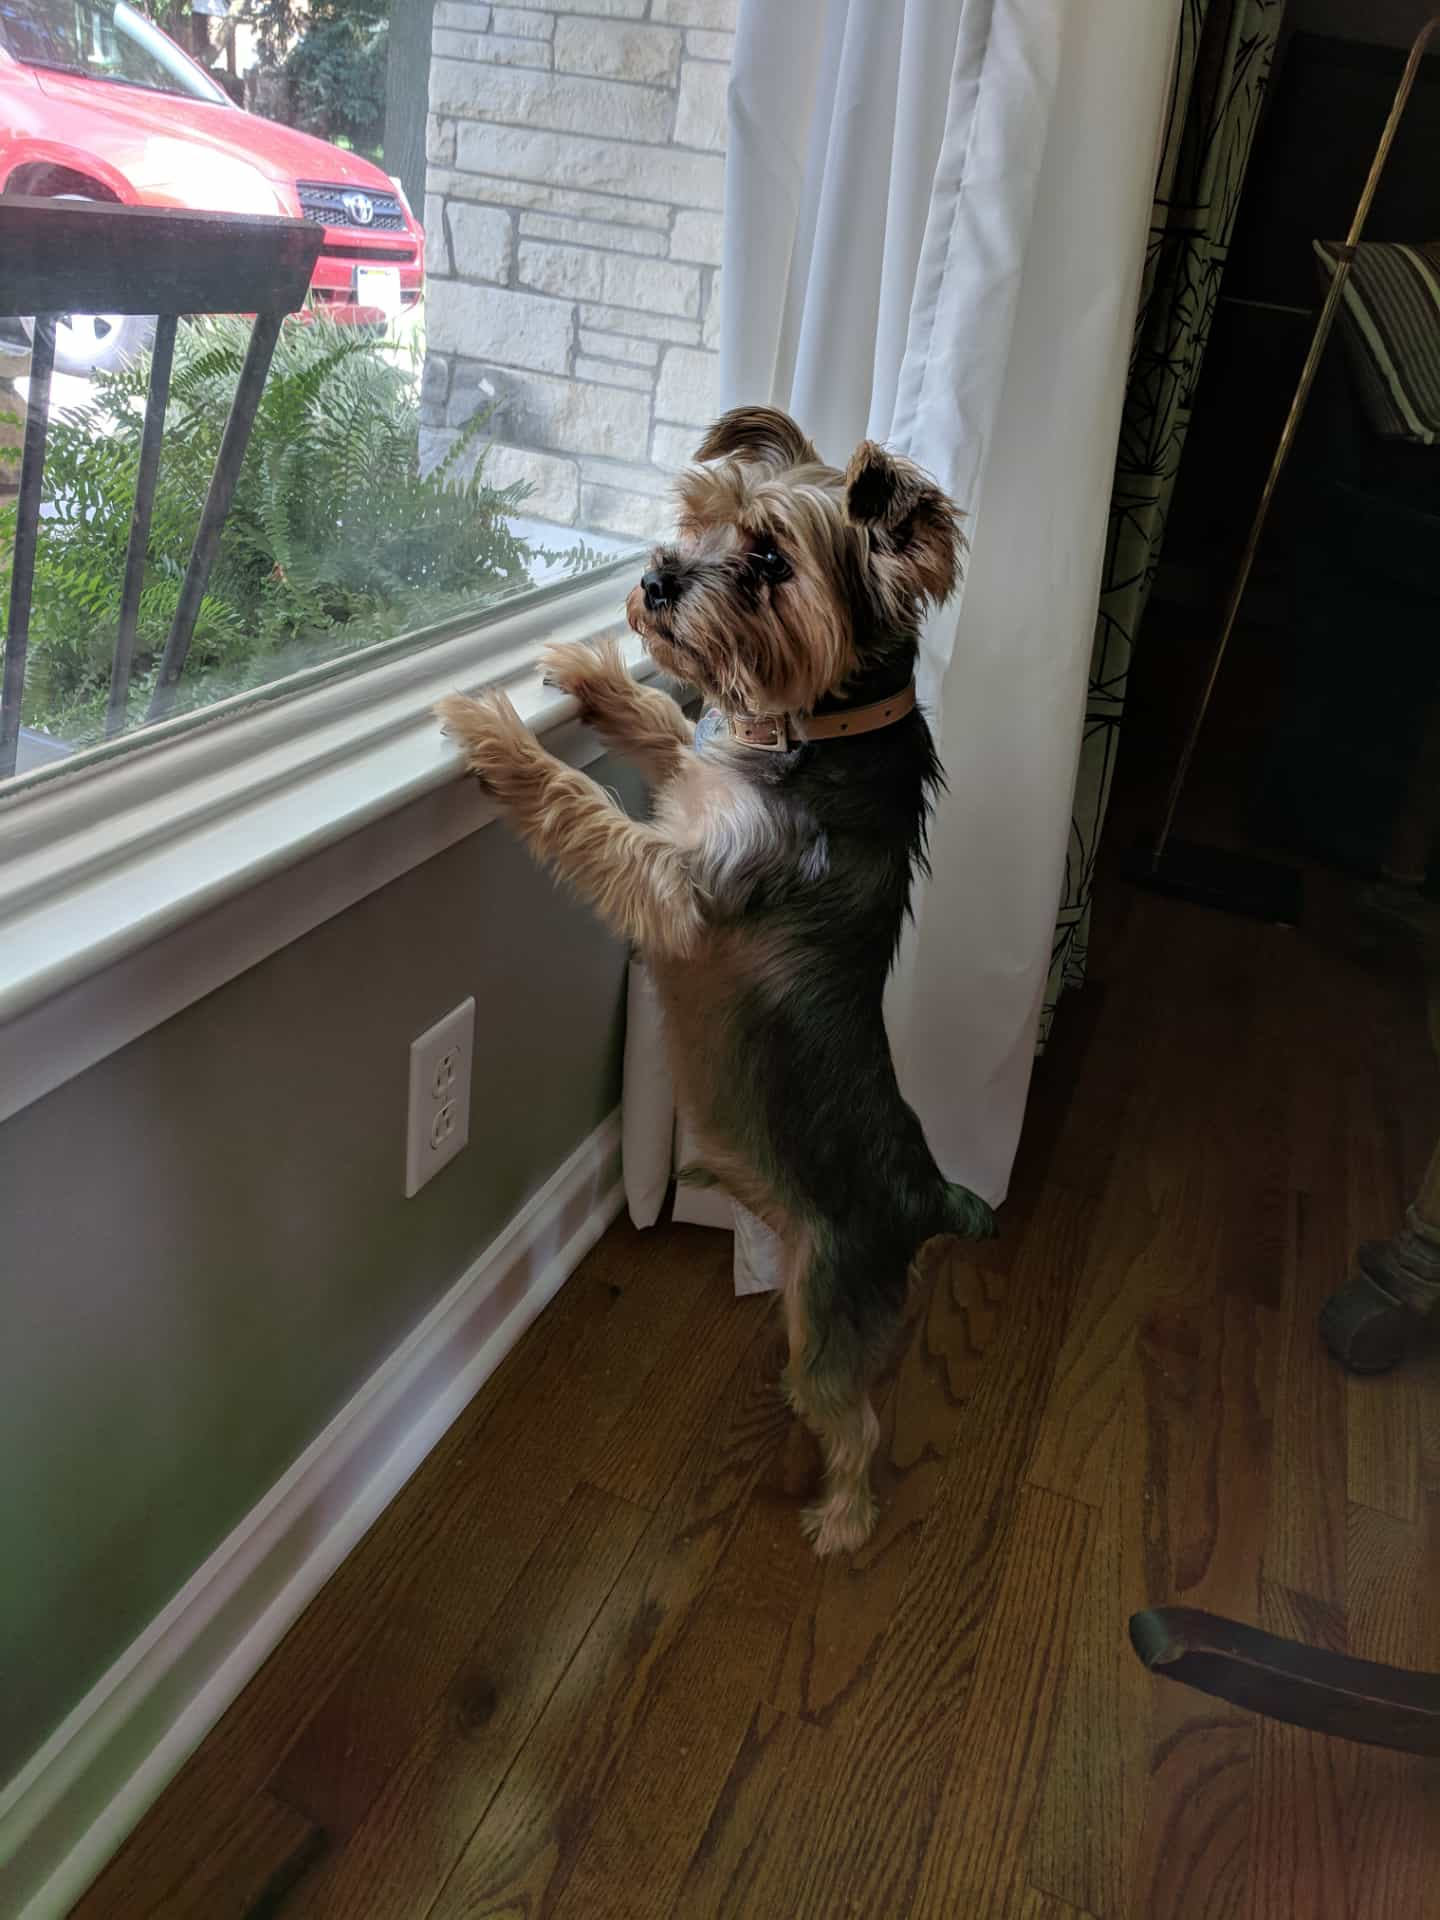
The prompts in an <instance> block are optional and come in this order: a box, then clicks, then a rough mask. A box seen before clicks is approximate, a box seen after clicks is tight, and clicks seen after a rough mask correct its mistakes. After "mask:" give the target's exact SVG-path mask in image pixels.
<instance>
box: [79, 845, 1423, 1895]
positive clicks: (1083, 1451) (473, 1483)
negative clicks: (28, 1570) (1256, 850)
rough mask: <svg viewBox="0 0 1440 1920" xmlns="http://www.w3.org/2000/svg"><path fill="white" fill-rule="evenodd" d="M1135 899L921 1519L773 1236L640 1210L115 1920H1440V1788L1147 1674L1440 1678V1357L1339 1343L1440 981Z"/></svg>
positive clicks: (1386, 952)
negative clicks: (1349, 1266)
mask: <svg viewBox="0 0 1440 1920" xmlns="http://www.w3.org/2000/svg"><path fill="white" fill-rule="evenodd" d="M1350 892H1351V889H1349V888H1348V887H1347V886H1346V885H1345V883H1343V882H1339V881H1335V880H1327V879H1325V878H1324V877H1323V876H1313V877H1312V880H1311V892H1310V900H1311V909H1310V915H1309V922H1308V925H1307V928H1306V930H1305V931H1303V932H1301V933H1298V934H1287V933H1284V932H1280V931H1277V930H1274V929H1270V928H1266V927H1261V926H1255V925H1251V924H1249V923H1246V922H1243V921H1238V920H1231V919H1227V918H1225V917H1223V916H1220V915H1217V914H1207V913H1205V912H1202V911H1199V910H1197V909H1193V908H1186V907H1183V906H1177V905H1174V904H1170V903H1167V902H1163V901H1160V900H1158V899H1155V898H1152V897H1150V896H1148V895H1144V894H1138V893H1131V892H1127V891H1126V890H1125V889H1124V888H1122V887H1113V888H1111V889H1110V893H1109V898H1108V901H1107V903H1106V905H1107V907H1108V924H1106V925H1105V926H1104V927H1103V929H1102V934H1101V937H1100V938H1099V939H1098V940H1097V944H1096V951H1097V953H1099V954H1100V956H1101V963H1102V965H1103V971H1104V984H1103V985H1096V986H1094V987H1092V988H1090V989H1088V990H1087V991H1086V993H1085V994H1084V995H1082V996H1080V997H1078V998H1076V999H1075V1000H1073V1001H1070V1002H1067V1003H1066V1005H1065V1007H1064V1009H1063V1011H1062V1015H1061V1019H1060V1024H1059V1027H1058V1030H1057V1038H1056V1042H1055V1045H1054V1047H1053V1048H1052V1050H1051V1052H1050V1054H1049V1055H1048V1056H1047V1058H1046V1060H1045V1061H1044V1062H1043V1063H1042V1066H1041V1069H1040V1073H1039V1076H1038V1080H1037V1088H1036V1094H1035V1099H1034V1102H1033V1105H1032V1111H1031V1115H1030V1119H1029V1122H1028V1124H1027V1131H1026V1137H1025V1141H1024V1144H1023V1147H1022V1151H1021V1156H1020V1161H1019V1164H1018V1166H1017V1170H1016V1177H1015V1182H1014V1187H1013V1191H1012V1196H1011V1199H1010V1201H1009V1203H1008V1204H1007V1206H1006V1207H1005V1209H1004V1213H1003V1216H1002V1234H1001V1237H1000V1239H999V1240H997V1241H995V1242H994V1243H991V1244H988V1245H986V1246H983V1247H979V1248H965V1249H960V1250H936V1251H935V1252H934V1253H933V1254H932V1256H931V1258H930V1260H929V1263H928V1264H929V1268H930V1276H929V1277H930V1281H931V1284H930V1287H929V1290H928V1292H926V1293H925V1294H924V1295H923V1296H922V1297H921V1298H920V1299H918V1300H917V1302H916V1305H915V1309H914V1312H913V1314H912V1319H911V1323H910V1328H909V1334H908V1338H907V1341H906V1343H905V1346H904V1350H903V1353H902V1354H901V1356H900V1357H899V1359H898V1361H897V1363H896V1366H895V1369H894V1372H893V1375H892V1377H891V1380H890V1382H889V1383H888V1386H887V1390H886V1396H885V1401H884V1407H883V1437H882V1447H881V1453H880V1459H879V1484H880V1488H881V1492H882V1496H883V1502H884V1514H883V1519H882V1522H881V1525H880V1530H879V1532H878V1534H877V1536H876V1538H875V1539H874V1541H873V1542H872V1543H871V1545H870V1546H869V1547H868V1548H867V1549H866V1550H865V1551H864V1552H863V1553H862V1554H861V1555H859V1556H858V1557H857V1559H856V1561H855V1562H854V1564H834V1563H827V1564H824V1565H821V1564H820V1563H817V1562H816V1561H815V1560H814V1559H813V1558H812V1557H811V1555H810V1553H809V1551H808V1549H807V1548H806V1546H805V1544H804V1542H803V1541H802V1539H801V1536H800V1531H799V1526H798V1511H799V1506H800V1503H801V1498H802V1495H803V1494H804V1493H805V1492H806V1491H807V1489H808V1487H809V1485H810V1482H811V1480H812V1478H813V1474H814V1469H815V1460H814V1455H813V1452H812V1449H811V1446H810V1443H809V1442H808V1441H807V1440H806V1438H805V1437H804V1436H803V1435H802V1434H801V1433H800V1432H799V1431H798V1430H797V1429H796V1427H795V1425H794V1423H793V1422H792V1420H791V1419H790V1418H789V1416H788V1415H787V1413H786V1412H785V1410H784V1408H783V1406H782V1404H781V1402H780V1398H779V1394H778V1392H777V1373H778V1366H779V1346H778V1336H777V1330H776V1326H775V1321H774V1318H773V1315H772V1314H771V1312H770V1311H769V1308H768V1305H767V1303H765V1302H761V1301H756V1300H753V1299H752V1300H747V1301H736V1300H735V1299H734V1298H733V1297H732V1296H731V1293H730V1288H729V1276H728V1256H729V1245H728V1240H727V1239H726V1238H724V1237H723V1236H719V1235H714V1234H707V1233H704V1232H701V1231H698V1230H693V1229H676V1228H668V1229H663V1230H659V1231H656V1232H654V1233H651V1234H647V1235H643V1236H640V1235H636V1234H634V1233H633V1232H632V1231H630V1229H629V1228H628V1227H626V1226H623V1225H622V1226H617V1227H616V1228H615V1229H614V1230H613V1231H612V1232H611V1233H610V1234H608V1235H607V1236H606V1238H605V1239H604V1240H603V1241H602V1242H601V1244H600V1245H599V1246H598V1247H597V1248H596V1250H595V1252H594V1253H593V1254H592V1255H591V1256H590V1258H589V1259H588V1260H587V1261H586V1262H585V1264H584V1266H583V1267H582V1268H581V1269H580V1271H579V1272H578V1273H577V1274H576V1275H575V1277H574V1278H573V1280H572V1281H571V1282H570V1283H569V1285H568V1286H567V1287H566V1288H565V1289H564V1290H563V1291H562V1293H561V1294H560V1295H559V1297H558V1298H557V1300H556V1301H555V1303H554V1304H553V1305H552V1307H551V1308H550V1309H549V1310H548V1311H547V1313H546V1314H545V1315H544V1316H543V1317H542V1319H541V1320H540V1321H539V1322H538V1323H537V1324H536V1325H535V1326H534V1327H533V1328H532V1329H531V1331H530V1332H529V1334H527V1336H526V1337H525V1339H524V1341H523V1342H522V1343H521V1345H520V1347H519V1348H518V1349H517V1350H516V1351H515V1353H513V1354H512V1355H511V1357H510V1358H509V1360H508V1361H507V1362H506V1364H505V1365H504V1366H503V1367H502V1368H501V1370H500V1371H499V1373H498V1374H497V1375H496V1376H495V1377H494V1378H493V1379H492V1380H491V1381H490V1382H489V1383H488V1384H487V1385H486V1387H485V1388H484V1389H483V1390H482V1392H481V1393H480V1394H479V1395H478V1397H477V1398H476V1400H475V1402H474V1403H473V1404H472V1406H471V1407H470V1408H469V1409H468V1411H467V1412H466V1414H465V1415H464V1416H463V1417H462V1418H461V1420H460V1421H459V1422H458V1423H457V1424H456V1426H455V1427H454V1428H453V1429H452V1431H451V1432H450V1434H449V1435H448V1436H447V1437H446V1439H445V1440H444V1441H443V1442H442V1444H441V1445H440V1447H439V1448H438V1450H437V1451H436V1453H435V1454H434V1455H433V1456H432V1457H431V1459H430V1460H429V1461H428V1462H427V1463H426V1465H425V1466H424V1468H423V1469H422V1470H421V1472H420V1473H419V1474H418V1475H417V1476H416V1478H415V1480H414V1481H413V1482H412V1483H411V1485H410V1486H409V1487H408V1488H407V1489H406V1490H405V1492H404V1493H403V1494H402V1496H401V1497H400V1499H399V1500H398V1501H397V1502H396V1503H395V1504H394V1506H393V1507H392V1508H391V1509H390V1510H389V1512H388V1513H386V1515H385V1516H384V1517H383V1518H382V1520H381V1521H380V1522H379V1523H378V1524H377V1526H376V1527H375V1528H374V1530H373V1531H372V1532H371V1533H370V1534H369V1535H368V1536H367V1538H366V1539H365V1540H364V1541H363V1542H362V1544H361V1545H360V1547H359V1548H358V1549H357V1550H356V1552H355V1553H354V1554H353V1555H352V1556H351V1558H350V1559H349V1560H348V1561H347V1562H346V1564H345V1565H344V1566H343V1567H342V1568H341V1569H340V1571H339V1572H338V1573H337V1574H336V1576H335V1577H334V1579H333V1580H332V1581H331V1582H330V1584H329V1586H328V1587H327V1588H326V1589H325V1590H324V1592H323V1593H322V1594H321V1595H320V1596H319V1598H318V1599H317V1600H316V1601H315V1603H314V1604H313V1605H312V1606H311V1608H310V1609H309V1611H308V1612H307V1613H306V1614H305V1616H304V1617H303V1618H302V1619H301V1620H300V1621H299V1623H298V1624H297V1625H296V1627H295V1628H294V1630H293V1631H292V1632H291V1634H290V1635H289V1637H288V1638H287V1640H286V1641H285V1643H284V1645H283V1646H282V1647H281V1648H280V1649H279V1650H278V1652H277V1653H276V1654H275V1655H274V1657H273V1658H272V1659H271V1660H270V1662H269V1663H268V1664H267V1666H266V1667H265V1668H264V1669H263V1671H262V1672H261V1673H260V1674H259V1675H258V1676H257V1678H256V1679H255V1681H254V1682H253V1683H252V1685H251V1686H250V1687H249V1688H248V1689H247V1690H246V1692H245V1693H244V1695H243V1696H242V1697H241V1698H240V1700H239V1701H238V1702H237V1703H236V1705H235V1707H234V1708H233V1709H232V1710H231V1712H230V1713H229V1714H227V1716H226V1717H225V1719H224V1720H223V1721H222V1722H221V1724H220V1725H219V1726H218V1727H217V1728H216V1730H215V1731H214V1733H213V1734H212V1735H211V1737H210V1738H209V1739H208V1740H207V1741H206V1742H205V1744H204V1745H203V1746H202V1748H201V1749H200V1751H199V1752H198V1753H197V1754H196V1755H195V1757H194V1758H193V1759H192V1760H191V1761H190V1763H189V1764H188V1766H187V1767H186V1768H185V1769H184V1771H183V1772H182V1773H181V1775H180V1776H179V1778H178V1779H177V1780H176V1781H175V1783H174V1784H173V1785H172V1786H171V1787H170V1789H169V1790H168V1792H167V1793H166V1794H165V1795H164V1797H163V1798H162V1799H161V1801H160V1802H159V1804H158V1805H157V1806H156V1807H155V1808H154V1810H153V1811H152V1812H151V1814H150V1815H149V1817H148V1818H147V1819H146V1820H145V1821H144V1822H143V1823H142V1825H141V1826H140V1828H139V1830H138V1831H137V1832H136V1833H135V1834H134V1835H133V1836H132V1838H131V1839H130V1840H129V1842H128V1843H127V1844H126V1845H125V1847H124V1848H123V1849H122V1850H121V1852H120V1854H119V1856H118V1857H117V1858H116V1860H115V1861H114V1862H113V1863H112V1864H111V1866H110V1867H109V1868H108V1869H107V1870H106V1872H105V1873H104V1874H103V1875H102V1876H101V1878H100V1880H99V1881H98V1883H97V1884H96V1886H95V1887H94V1888H92V1889H91V1891H90V1893H89V1894H88V1895H87V1896H86V1897H85V1898H84V1899H83V1900H82V1901H81V1903H80V1905H79V1907H78V1908H77V1909H76V1912H77V1914H78V1915H80V1916H82V1920H101V1917H102V1916H103V1917H104V1920H152V1917H154V1916H164V1917H165V1920H182V1916H194V1917H195V1920H202V1917H203V1920H231V1917H232V1916H233V1917H234V1920H242V1916H243V1917H244V1920H261V1917H262V1916H264V1917H265V1920H462V1916H463V1917H464V1920H481V1916H494V1917H497V1920H498V1916H502V1915H503V1916H507V1920H521V1917H522V1916H523V1917H524V1920H582V1917H583V1920H607V1917H609V1916H614V1917H615V1920H622V1917H623V1920H712V1917H713V1920H720V1917H721V1916H725V1917H727V1920H738V1917H739V1916H745V1917H746V1920H792V1916H793V1917H794V1920H800V1917H801V1916H805V1917H807V1920H808V1917H811V1916H813V1917H814V1920H830V1917H831V1916H839V1915H855V1916H864V1917H866V1920H872V1917H873V1920H907V1917H908V1916H914V1917H915V1920H922V1916H923V1917H925V1920H931V1917H933V1920H942V1917H943V1920H970V1917H971V1916H976V1917H977V1920H1087V1917H1088V1920H1112V1917H1113V1920H1122V1917H1128V1920H1231V1917H1232V1916H1233V1920H1436V1917H1437V1916H1440V1765H1437V1764H1436V1763H1433V1762H1425V1761H1420V1760H1413V1759H1406V1758H1403V1757H1400V1756H1397V1755H1393V1754H1389V1753H1382V1752H1375V1751H1370V1750H1368V1749H1362V1748H1356V1747H1347V1746H1344V1745H1342V1744H1340V1743H1338V1742H1333V1741H1327V1740H1325V1739H1323V1738H1321V1737H1320V1736H1318V1735H1313V1734H1308V1733H1304V1732H1299V1731H1296V1730H1293V1729H1289V1728H1285V1727H1280V1726H1276V1725H1273V1724H1268V1723H1265V1722H1262V1721H1258V1720H1255V1719H1253V1718H1251V1717H1248V1716H1247V1715H1245V1714H1243V1713H1241V1712H1238V1711H1235V1710H1232V1709H1230V1708H1228V1707H1226V1706H1225V1705H1223V1704H1222V1703H1220V1702H1218V1701H1214V1700H1210V1699H1208V1698H1205V1697H1203V1696H1201V1695H1198V1694H1191V1693H1187V1692H1184V1691H1182V1690H1181V1689H1179V1688H1176V1687H1174V1686H1170V1685H1167V1684H1166V1683H1164V1682H1161V1681H1152V1680H1151V1679H1150V1678H1149V1677H1148V1676H1147V1675H1146V1674H1145V1673H1144V1671H1143V1670H1142V1669H1141V1667H1140V1666H1139V1664H1138V1662H1137V1661H1136V1660H1135V1659H1134V1658H1133V1656H1132V1655H1131V1653H1130V1650H1129V1647H1128V1644H1127V1642H1126V1635H1125V1623H1126V1620H1127V1617H1128V1615H1129V1614H1130V1613H1131V1612H1132V1611H1133V1610H1134V1609H1135V1608H1137V1607H1141V1606H1144V1605H1147V1604H1158V1603H1162V1602H1167V1601H1185V1602H1188V1603H1190V1604H1194V1605H1200V1606H1208V1607H1212V1608H1215V1609H1217V1610H1220V1611H1223V1612H1227V1613H1232V1614H1234V1615H1236V1616H1238V1617H1240V1618H1242V1619H1246V1620H1251V1621H1255V1622H1258V1623H1260V1624H1262V1625H1264V1626H1267V1627H1270V1628H1272V1629H1274V1630H1276V1631H1279V1632H1285V1633H1294V1634H1299V1635H1303V1636H1305V1637H1308V1638H1311V1639H1315V1640H1319V1641H1321V1642H1323V1643H1324V1644H1326V1645H1329V1646H1333V1647H1339V1648H1347V1647H1348V1648H1349V1649H1350V1650H1351V1651H1353V1652H1356V1653H1362V1654H1366V1655H1370V1656H1372V1657H1377V1658H1382V1659H1387V1660H1392V1661H1395V1662H1398V1663H1401V1664H1407V1665H1415V1666H1429V1667H1432V1668H1440V1355H1431V1356H1429V1357H1427V1358H1425V1359H1423V1360H1421V1361H1420V1362H1417V1363H1415V1364H1413V1365H1411V1366H1410V1367H1408V1368H1406V1369H1405V1370H1404V1371H1402V1372H1401V1373H1399V1374H1397V1375H1395V1376H1392V1377H1390V1378H1386V1379H1380V1380H1367V1381H1356V1380H1346V1379H1345V1378H1344V1377H1343V1376H1342V1375H1341V1374H1340V1373H1339V1371H1338V1370H1337V1369H1336V1367H1335V1366H1334V1365H1333V1363H1332V1362H1331V1361H1330V1360H1329V1359H1328V1357H1327V1356H1326V1354H1325V1353H1324V1351H1323V1349H1322V1348H1321V1346H1320V1344H1319V1341H1318V1338H1317V1336H1316V1332H1315V1315H1316V1311H1317V1309H1318V1307H1319V1305H1320V1303H1321V1301H1322V1300H1323V1299H1324V1297H1325V1295H1326V1294H1327V1293H1328V1292H1329V1291H1330V1290H1331V1289H1332V1287H1333V1286H1335V1285H1336V1284H1337V1282H1338V1281H1339V1279H1340V1278H1341V1277H1342V1275H1343V1272H1344V1269H1345V1265H1346V1260H1347V1256H1348V1252H1349V1249H1350V1247H1351V1245H1352V1243H1353V1242H1354V1241H1356V1240H1357V1239H1359V1238H1363V1237H1366V1236H1383V1235H1386V1234H1388V1233H1390V1232H1391V1231H1392V1230H1393V1229H1394V1228H1395V1226H1396V1225H1397V1224H1398V1222H1399V1219H1400V1215H1401V1211H1402V1208H1403V1206H1404V1204H1405V1201H1406V1199H1407V1198H1408V1196H1409V1193H1410V1190H1411V1188H1412V1187H1413V1185H1414V1183H1415V1182H1416V1180H1417V1179H1418V1176H1419V1174H1420V1171H1421V1168H1422V1166H1423V1164H1424V1161H1425V1158H1426V1155H1427V1152H1428V1149H1429V1146H1430V1144H1431V1141H1432V1139H1433V1137H1434V1134H1435V1132H1436V1131H1437V1130H1440V1076H1437V1073H1436V1065H1435V1060H1434V1058H1433V1056H1432V1054H1431V1053H1430V1050H1429V1047H1428V1044H1427V1037H1426V1020H1425V994H1424V985H1423V980H1422V978H1421V971H1420V966H1419V961H1418V958H1417V956H1416V953H1415V951H1414V950H1413V949H1411V948H1410V947H1408V946H1406V945H1405V944H1404V942H1403V940H1401V939H1399V938H1398V937H1397V936H1395V935H1394V934H1393V933H1386V932H1384V931H1377V930H1375V929H1373V928H1371V927H1369V926H1367V924H1366V923H1365V922H1364V921H1363V920H1360V919H1357V918H1356V917H1355V915H1354V914H1353V913H1352V910H1351V905H1350Z"/></svg>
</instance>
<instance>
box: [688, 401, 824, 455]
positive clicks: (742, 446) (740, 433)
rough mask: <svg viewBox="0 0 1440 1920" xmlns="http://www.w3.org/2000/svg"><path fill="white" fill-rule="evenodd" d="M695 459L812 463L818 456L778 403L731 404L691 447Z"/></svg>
mask: <svg viewBox="0 0 1440 1920" xmlns="http://www.w3.org/2000/svg"><path fill="white" fill-rule="evenodd" d="M695 458H696V459H697V460H754V461H757V462H758V463H759V464H760V465H762V466H767V467H813V466H818V465H819V464H820V456H819V454H818V453H817V452H816V451H815V448H814V446H813V445H812V444H811V442H810V441H809V440H808V439H807V438H806V436H805V435H804V434H803V433H802V432H801V431H800V429H799V427H797V426H796V424H795V422H794V421H793V420H792V419H791V418H790V416H789V414H788V413H781V411H780V409H779V408H778V407H732V408H731V410H730V411H729V413H722V414H721V416H720V418H719V419H718V420H717V421H716V422H715V424H714V426H713V427H711V428H710V430H709V432H708V433H707V434H706V435H705V438H704V439H703V440H702V441H701V442H700V445H699V446H698V447H697V448H696V450H695Z"/></svg>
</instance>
